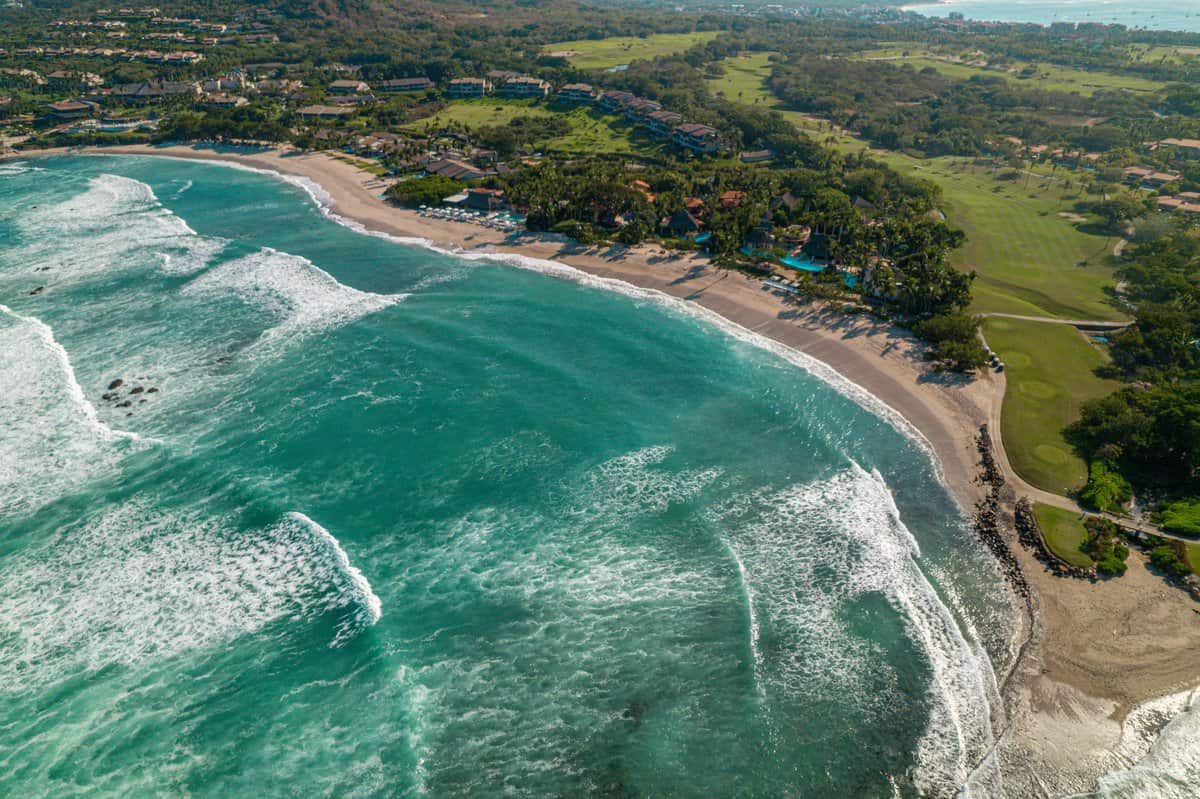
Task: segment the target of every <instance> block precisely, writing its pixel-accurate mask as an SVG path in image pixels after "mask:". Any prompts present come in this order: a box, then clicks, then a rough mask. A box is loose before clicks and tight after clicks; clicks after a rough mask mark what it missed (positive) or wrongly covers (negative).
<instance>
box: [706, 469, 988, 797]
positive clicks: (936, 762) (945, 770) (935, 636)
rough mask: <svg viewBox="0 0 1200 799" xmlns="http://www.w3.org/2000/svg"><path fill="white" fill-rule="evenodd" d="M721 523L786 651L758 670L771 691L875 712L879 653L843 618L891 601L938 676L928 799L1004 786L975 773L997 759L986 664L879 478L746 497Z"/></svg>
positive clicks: (854, 475)
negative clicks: (878, 598) (860, 606)
mask: <svg viewBox="0 0 1200 799" xmlns="http://www.w3.org/2000/svg"><path fill="white" fill-rule="evenodd" d="M716 525H717V526H720V527H724V528H726V529H729V530H732V531H733V533H732V539H731V540H730V542H729V546H730V548H731V549H732V550H733V552H734V553H735V559H736V560H737V563H738V567H739V569H740V570H741V571H742V575H743V580H744V583H745V584H746V586H747V588H746V590H747V593H748V596H749V597H750V600H751V602H752V603H753V604H754V605H755V606H756V607H757V609H758V613H757V616H756V618H755V621H754V623H755V624H756V625H769V627H770V629H771V630H772V636H773V637H774V638H776V639H780V640H782V641H783V642H785V645H783V646H778V645H777V646H776V649H775V651H773V652H772V655H771V657H770V658H768V659H766V660H765V661H764V662H763V663H761V664H760V669H759V671H760V674H761V675H762V679H763V680H764V681H765V682H766V684H767V689H768V690H771V691H783V692H792V691H795V692H798V693H805V692H810V691H813V690H820V691H828V692H830V693H831V694H834V695H847V694H849V695H857V696H858V697H859V698H860V701H861V702H864V703H870V702H871V701H872V698H871V696H870V692H869V691H868V690H867V688H866V681H867V679H868V678H870V677H873V676H874V672H876V671H877V670H878V669H879V666H878V661H879V655H878V654H877V653H876V654H873V653H872V652H871V651H870V645H869V644H868V643H867V642H865V641H863V640H862V639H860V638H858V637H856V636H854V635H852V634H850V633H849V632H848V631H847V630H846V629H845V628H844V623H843V622H842V621H841V619H840V617H839V613H840V612H841V609H842V608H843V607H844V605H845V604H846V603H847V602H848V601H851V600H853V599H854V598H855V597H858V596H861V595H864V594H868V593H878V594H880V595H882V596H885V597H887V599H888V601H889V602H890V603H891V604H892V605H893V606H894V607H895V608H896V609H897V611H898V612H899V613H900V614H901V616H902V618H903V619H904V622H905V625H906V627H907V629H908V635H909V638H910V639H911V640H912V641H913V643H914V644H916V646H917V647H918V648H919V649H920V650H921V651H923V652H924V654H925V656H926V657H927V658H928V662H929V668H930V671H931V684H930V686H929V689H928V699H929V705H930V718H929V723H928V727H927V729H926V732H925V734H924V736H923V737H922V739H921V741H920V743H919V745H918V751H917V757H918V764H919V768H918V771H917V773H916V774H915V775H913V779H914V782H915V783H916V785H917V787H918V788H919V789H920V790H922V791H923V792H924V793H925V794H926V795H932V796H949V795H951V794H953V793H955V792H956V791H958V790H959V789H960V788H961V787H962V786H964V784H966V783H968V782H971V783H972V784H973V785H974V786H976V788H977V790H976V792H975V793H974V794H973V795H974V796H977V797H978V796H987V795H989V793H988V791H987V790H984V789H983V788H985V787H986V786H989V785H994V784H996V780H995V774H994V764H993V768H991V769H987V768H985V769H983V770H979V769H977V766H978V765H979V763H980V761H982V760H984V759H985V758H986V756H987V755H988V753H989V752H990V751H991V748H992V742H993V740H992V721H993V719H992V718H991V714H992V712H996V713H998V712H999V710H998V706H999V703H998V696H997V691H996V686H995V679H994V676H993V674H992V672H991V667H990V664H989V662H988V660H987V657H986V655H985V653H983V652H982V651H981V650H980V648H979V647H978V646H977V645H976V644H974V643H973V642H970V641H967V640H966V639H965V638H964V637H963V635H962V632H961V630H960V628H959V626H958V624H957V623H956V620H955V619H954V618H953V616H952V615H951V614H950V612H949V610H948V609H947V608H946V606H945V605H944V604H943V603H942V602H941V601H940V599H939V597H938V595H937V593H936V592H935V590H934V588H933V587H932V585H930V583H929V582H928V580H927V579H926V577H925V575H924V574H923V573H922V572H921V570H920V568H919V567H918V565H917V562H916V558H917V557H918V556H919V552H918V549H917V545H916V541H915V539H914V538H913V537H912V535H911V533H910V532H909V531H908V529H907V528H906V527H905V526H904V524H903V522H902V521H901V520H900V518H899V513H898V511H897V509H896V506H895V503H894V501H893V499H892V497H891V493H890V491H889V490H888V488H887V486H886V484H885V483H884V482H883V479H882V477H881V476H880V475H879V474H878V473H867V472H865V471H863V470H862V469H860V468H858V467H857V466H855V467H853V468H852V470H851V471H849V472H843V473H841V474H838V475H835V476H833V477H831V478H829V479H827V480H823V481H819V482H817V483H812V484H807V485H799V486H792V487H790V488H787V489H784V490H782V491H771V492H767V491H764V492H759V493H756V494H752V495H750V496H746V497H742V498H739V500H737V501H736V502H734V503H732V504H731V505H730V507H728V508H726V509H724V510H719V511H718V515H717V517H716ZM831 574H833V575H837V578H836V579H834V580H833V581H832V582H831V578H830V576H829V575H831ZM864 669H868V670H870V673H867V672H864V671H863V670H864ZM878 701H883V702H889V701H890V700H888V699H887V698H886V697H881V698H878ZM993 708H996V710H994V711H993ZM888 710H889V708H888V707H886V706H885V707H883V708H879V709H876V712H887V711H888Z"/></svg>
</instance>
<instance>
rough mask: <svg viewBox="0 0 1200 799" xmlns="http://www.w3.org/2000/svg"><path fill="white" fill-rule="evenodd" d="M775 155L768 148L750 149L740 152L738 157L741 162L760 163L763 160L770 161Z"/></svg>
mask: <svg viewBox="0 0 1200 799" xmlns="http://www.w3.org/2000/svg"><path fill="white" fill-rule="evenodd" d="M774 157H775V153H773V152H771V151H770V150H751V151H748V152H743V153H741V154H740V155H739V156H738V158H739V160H741V162H742V163H743V164H761V163H762V162H763V161H770V160H771V159H772V158H774Z"/></svg>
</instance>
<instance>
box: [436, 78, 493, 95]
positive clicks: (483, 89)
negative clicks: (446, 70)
mask: <svg viewBox="0 0 1200 799" xmlns="http://www.w3.org/2000/svg"><path fill="white" fill-rule="evenodd" d="M491 93H492V82H491V81H490V80H487V79H486V78H455V79H454V80H452V81H450V85H449V86H447V87H446V94H447V96H449V97H485V96H487V95H489V94H491Z"/></svg>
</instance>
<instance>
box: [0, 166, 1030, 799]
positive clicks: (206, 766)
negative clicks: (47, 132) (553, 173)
mask: <svg viewBox="0 0 1200 799" xmlns="http://www.w3.org/2000/svg"><path fill="white" fill-rule="evenodd" d="M314 196H319V195H318V194H317V192H316V189H314V188H313V187H312V186H306V185H303V184H301V183H299V182H297V181H295V180H293V181H291V182H286V181H283V180H280V179H277V178H275V177H272V176H270V175H266V174H258V173H255V172H253V171H249V170H244V169H234V168H230V167H227V166H219V165H213V164H204V163H197V162H185V161H179V160H171V159H155V158H147V157H120V156H59V157H54V158H44V159H31V160H28V161H26V162H23V163H9V164H0V242H3V246H2V247H0V342H2V346H0V385H3V386H4V389H3V391H2V392H0V795H4V796H21V797H25V798H28V799H32V798H34V797H55V798H56V799H58V798H60V797H74V796H77V797H84V796H86V797H136V796H151V795H155V796H158V795H170V796H184V795H186V796H190V797H230V796H257V797H277V796H278V797H283V796H307V797H320V796H329V797H394V796H421V795H429V796H464V797H474V796H479V797H492V796H499V795H511V796H530V797H535V796H536V797H544V796H614V797H616V796H673V797H686V796H755V797H760V796H840V797H894V796H902V797H910V796H917V795H923V796H933V797H941V796H945V797H948V796H953V795H955V794H956V793H957V792H958V789H959V788H960V787H961V786H963V785H966V784H970V785H971V786H972V790H971V793H970V795H971V796H973V797H987V796H1000V795H1002V790H1001V789H1000V787H999V785H998V780H997V777H996V774H995V765H994V763H993V761H992V758H991V755H990V753H991V751H992V746H993V743H994V733H993V730H994V729H1000V728H1001V726H1002V725H1003V721H1004V720H1003V712H1002V709H1001V705H1000V702H999V700H998V697H997V676H996V675H997V674H999V675H1003V674H1005V673H1006V672H1007V669H1008V668H1009V667H1010V666H1011V663H1012V659H1013V657H1014V652H1013V644H1012V638H1013V624H1014V622H1013V619H1014V618H1015V613H1016V606H1015V604H1014V602H1013V600H1012V598H1011V595H1010V592H1008V591H1007V590H1006V589H1005V588H1004V587H1003V581H1002V578H1001V577H1000V576H999V574H998V571H997V570H996V568H995V566H994V564H993V563H992V561H991V560H990V558H989V557H988V556H987V555H986V554H985V553H984V550H983V548H982V547H980V546H979V545H978V543H977V542H976V541H975V540H974V539H973V536H972V534H971V533H970V532H969V530H968V528H967V526H966V520H965V519H964V517H963V515H962V513H961V512H960V510H959V509H958V508H957V506H956V505H955V504H954V502H953V501H952V499H951V498H950V496H949V495H948V494H947V492H946V490H945V489H944V488H943V487H942V484H941V482H940V481H939V477H938V474H937V472H936V469H935V466H934V462H933V460H932V459H931V457H930V455H929V453H928V451H927V449H926V448H925V447H924V446H923V445H922V442H921V441H920V439H919V437H917V436H916V435H914V434H913V432H912V431H910V430H908V429H907V428H906V427H905V425H904V424H903V423H902V422H900V421H898V420H897V419H895V418H894V414H891V413H890V412H889V411H888V409H886V408H885V407H883V406H881V405H879V404H878V403H877V402H875V401H873V400H872V399H871V398H870V397H869V396H866V395H864V394H862V393H861V392H859V391H856V390H855V389H854V387H853V386H850V385H849V384H846V383H844V382H842V381H839V380H838V379H837V378H836V376H834V375H833V374H832V373H831V372H829V371H828V370H827V369H821V368H820V367H819V366H818V365H816V364H814V363H811V362H809V361H806V360H805V359H804V358H803V356H800V355H797V354H794V353H789V352H787V351H784V350H782V349H780V348H778V347H772V346H770V345H769V344H768V343H767V342H765V341H762V340H758V339H755V338H754V337H753V336H752V335H750V334H749V333H747V332H746V331H742V330H739V329H736V328H733V327H731V326H728V325H721V324H716V323H714V322H715V320H714V319H713V318H710V316H708V315H706V314H704V313H701V312H698V311H697V310H696V309H693V308H691V307H690V306H688V305H687V304H685V303H683V302H680V301H676V300H669V299H667V298H664V297H661V296H659V295H656V294H652V293H649V292H643V291H639V290H636V289H634V288H632V287H629V286H625V285H624V284H619V283H615V282H612V281H602V280H599V279H595V278H589V277H586V276H584V275H582V274H580V273H577V272H574V271H573V270H569V269H567V268H566V267H556V266H555V265H552V264H547V263H544V262H537V261H532V260H529V259H521V258H517V257H508V258H489V257H479V256H478V255H472V256H470V257H462V256H459V255H455V254H452V253H445V252H439V251H436V250H434V249H431V248H430V247H427V246H422V245H421V244H420V243H419V242H398V241H395V240H391V239H388V238H385V237H380V236H373V235H367V234H365V233H363V232H361V231H356V230H354V229H351V228H350V227H347V226H346V225H343V224H339V223H338V221H337V220H336V219H333V218H330V215H329V214H328V213H327V212H326V211H325V210H324V209H323V208H322V207H321V206H320V205H319V204H318V203H315V202H313V198H314ZM116 381H121V382H120V383H119V384H118V383H117V382H116Z"/></svg>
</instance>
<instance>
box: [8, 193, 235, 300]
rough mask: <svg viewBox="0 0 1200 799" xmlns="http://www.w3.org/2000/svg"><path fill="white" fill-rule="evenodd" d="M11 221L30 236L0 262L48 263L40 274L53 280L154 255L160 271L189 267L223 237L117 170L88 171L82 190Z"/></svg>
mask: <svg viewBox="0 0 1200 799" xmlns="http://www.w3.org/2000/svg"><path fill="white" fill-rule="evenodd" d="M17 223H18V225H19V226H20V229H21V233H22V238H24V239H25V240H26V241H28V242H29V243H28V244H26V245H25V246H24V247H21V248H19V249H16V250H13V251H11V252H10V253H8V254H6V255H5V256H4V257H3V258H2V260H3V262H4V263H6V264H8V265H9V268H10V269H14V270H16V271H18V272H22V273H31V272H33V270H35V269H39V268H43V267H49V269H50V271H48V272H46V273H45V278H46V279H48V280H50V281H53V282H56V283H57V282H61V281H63V280H68V279H77V278H81V277H90V276H93V275H96V274H99V273H103V272H106V271H109V270H114V269H128V268H139V267H143V266H145V265H147V264H151V263H154V262H155V261H157V264H156V265H157V266H158V268H160V269H161V270H163V271H165V272H168V273H171V274H190V273H192V272H195V271H197V270H199V269H202V268H203V267H204V266H205V265H206V264H207V263H208V262H209V260H210V259H211V258H212V257H213V256H214V255H216V254H217V253H219V252H220V251H221V250H222V249H224V247H225V245H226V243H227V242H226V241H225V240H223V239H218V238H212V237H207V236H200V235H197V233H196V232H195V231H194V230H192V228H191V227H189V226H188V224H187V223H186V222H185V221H184V220H183V219H181V218H179V217H178V216H176V215H175V214H174V213H172V212H171V211H170V210H168V209H166V208H164V207H163V206H162V203H160V202H159V200H158V198H157V197H156V196H155V195H154V191H153V190H152V189H151V188H150V186H149V185H147V184H145V183H142V182H141V181H138V180H134V179H132V178H127V177H123V176H120V175H98V176H96V177H94V178H91V179H90V180H89V181H88V188H87V189H86V190H85V191H84V192H83V193H81V194H79V195H77V196H75V197H72V198H70V199H68V200H66V201H64V202H61V203H58V204H55V205H50V206H46V207H44V208H39V209H36V210H33V211H30V212H28V213H25V214H22V215H21V216H19V217H18V219H17ZM81 241H86V246H80V242H81Z"/></svg>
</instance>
